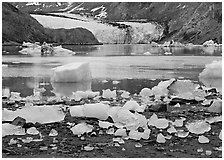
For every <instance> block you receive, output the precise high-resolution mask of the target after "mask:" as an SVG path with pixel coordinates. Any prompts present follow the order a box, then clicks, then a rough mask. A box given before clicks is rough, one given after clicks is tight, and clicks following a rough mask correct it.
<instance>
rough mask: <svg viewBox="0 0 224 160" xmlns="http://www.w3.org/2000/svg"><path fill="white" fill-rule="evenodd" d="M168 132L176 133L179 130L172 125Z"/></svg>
mask: <svg viewBox="0 0 224 160" xmlns="http://www.w3.org/2000/svg"><path fill="white" fill-rule="evenodd" d="M167 132H168V133H170V134H171V133H176V132H177V130H176V128H175V127H174V126H171V127H170V128H168V129H167Z"/></svg>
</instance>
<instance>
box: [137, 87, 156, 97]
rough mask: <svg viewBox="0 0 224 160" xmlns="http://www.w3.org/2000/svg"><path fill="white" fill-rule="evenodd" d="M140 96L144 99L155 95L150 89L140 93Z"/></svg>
mask: <svg viewBox="0 0 224 160" xmlns="http://www.w3.org/2000/svg"><path fill="white" fill-rule="evenodd" d="M139 94H140V96H142V97H149V96H152V95H153V93H152V91H151V89H150V88H143V89H142V90H141V91H140V93H139Z"/></svg>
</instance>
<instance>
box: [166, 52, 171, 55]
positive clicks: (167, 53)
mask: <svg viewBox="0 0 224 160" xmlns="http://www.w3.org/2000/svg"><path fill="white" fill-rule="evenodd" d="M164 54H165V55H171V54H173V53H171V52H165V53H164Z"/></svg>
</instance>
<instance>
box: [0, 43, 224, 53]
mask: <svg viewBox="0 0 224 160" xmlns="http://www.w3.org/2000/svg"><path fill="white" fill-rule="evenodd" d="M62 46H63V48H65V49H69V50H72V51H74V52H76V55H70V54H68V55H69V56H124V55H125V56H131V55H132V56H133V55H135V56H136V55H144V53H146V52H150V53H151V54H147V55H164V53H165V52H171V53H172V55H175V56H183V55H188V56H189V55H194V56H195V55H197V56H205V55H206V56H211V55H213V56H220V55H221V52H222V47H221V46H218V47H217V46H208V47H203V46H185V47H152V46H151V45H150V44H104V45H62ZM2 50H3V54H4V55H9V54H19V52H18V51H19V50H21V48H20V47H18V46H17V47H15V46H14V47H13V46H3V48H2ZM23 56H27V55H23ZM36 56H37V55H36ZM55 56H62V55H57V54H56V55H55ZM64 56H66V55H64Z"/></svg>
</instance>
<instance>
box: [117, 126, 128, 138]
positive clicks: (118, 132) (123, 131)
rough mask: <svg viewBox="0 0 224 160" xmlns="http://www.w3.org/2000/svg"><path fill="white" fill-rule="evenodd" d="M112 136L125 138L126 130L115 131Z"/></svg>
mask: <svg viewBox="0 0 224 160" xmlns="http://www.w3.org/2000/svg"><path fill="white" fill-rule="evenodd" d="M114 135H115V136H122V137H126V136H127V133H126V129H122V128H119V129H118V130H116V132H115V133H114Z"/></svg>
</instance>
